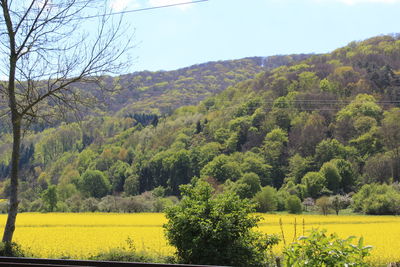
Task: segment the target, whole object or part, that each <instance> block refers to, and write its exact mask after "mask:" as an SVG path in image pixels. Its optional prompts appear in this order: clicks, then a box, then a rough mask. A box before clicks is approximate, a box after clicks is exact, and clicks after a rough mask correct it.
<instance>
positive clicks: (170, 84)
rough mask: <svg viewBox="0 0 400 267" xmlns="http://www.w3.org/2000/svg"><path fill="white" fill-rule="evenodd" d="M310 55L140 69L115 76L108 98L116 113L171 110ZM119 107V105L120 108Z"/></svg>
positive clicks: (161, 112)
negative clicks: (112, 91)
mask: <svg viewBox="0 0 400 267" xmlns="http://www.w3.org/2000/svg"><path fill="white" fill-rule="evenodd" d="M307 57H309V55H290V56H273V57H266V58H262V57H252V58H244V59H239V60H227V61H217V62H208V63H204V64H199V65H193V66H190V67H187V68H183V69H179V70H176V71H157V72H150V71H143V72H137V73H133V74H128V75H122V76H119V77H117V78H115V79H114V81H113V85H114V86H115V88H116V89H117V93H116V94H115V95H114V96H113V97H112V98H111V99H109V100H108V101H109V102H110V104H111V109H112V110H114V111H119V114H121V115H124V114H131V113H139V112H140V113H143V112H145V113H156V114H164V113H171V112H172V111H173V110H175V109H176V108H178V107H180V106H187V105H196V104H198V103H199V102H200V101H201V100H203V99H204V98H206V97H209V96H212V95H214V94H215V93H218V92H221V91H222V90H224V89H225V88H227V87H228V86H232V85H234V84H236V83H238V82H240V81H244V80H247V79H250V78H252V77H254V75H255V74H257V73H259V72H261V71H263V70H266V69H272V68H275V67H276V66H282V65H287V64H291V63H293V62H296V61H299V60H301V59H304V58H307ZM121 107H122V108H121Z"/></svg>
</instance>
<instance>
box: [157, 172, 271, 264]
mask: <svg viewBox="0 0 400 267" xmlns="http://www.w3.org/2000/svg"><path fill="white" fill-rule="evenodd" d="M181 191H182V196H183V198H182V200H181V202H180V203H179V204H178V205H176V206H174V207H171V208H169V209H167V211H166V217H167V219H168V223H167V224H165V225H164V228H165V229H166V237H167V240H168V241H169V243H170V244H171V245H172V246H174V247H176V249H177V252H176V253H177V256H178V259H179V260H180V261H181V262H184V263H190V264H214V265H233V266H265V265H266V264H267V263H268V252H270V248H271V247H272V246H273V245H275V244H277V243H278V238H277V237H276V236H267V235H265V234H261V233H258V232H254V231H252V229H253V228H254V227H256V226H257V222H259V221H260V219H261V218H260V217H258V216H255V215H251V213H252V212H254V211H255V209H254V205H253V204H251V202H250V201H249V200H247V199H240V198H239V197H238V196H237V195H236V194H233V193H232V192H226V193H222V194H219V195H216V196H213V189H212V187H211V185H210V184H208V183H207V182H205V181H202V180H199V181H197V182H196V184H195V185H194V186H193V185H184V186H181Z"/></svg>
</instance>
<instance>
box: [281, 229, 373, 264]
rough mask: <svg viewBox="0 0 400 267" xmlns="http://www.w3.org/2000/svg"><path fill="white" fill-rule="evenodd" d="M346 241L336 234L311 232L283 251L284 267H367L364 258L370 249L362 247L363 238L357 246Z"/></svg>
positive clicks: (322, 231) (349, 240)
mask: <svg viewBox="0 0 400 267" xmlns="http://www.w3.org/2000/svg"><path fill="white" fill-rule="evenodd" d="M354 239H355V237H353V236H351V237H349V238H347V239H340V238H338V236H337V234H330V235H328V234H327V233H326V230H315V229H314V230H312V231H311V232H310V234H309V236H303V237H300V238H299V240H298V242H295V243H292V244H291V245H290V246H289V247H287V248H286V249H285V251H284V255H285V256H284V262H285V265H286V266H369V264H367V263H366V261H365V257H367V256H368V255H369V254H370V250H371V248H372V247H370V246H364V243H363V238H362V237H361V238H360V239H359V240H358V243H357V245H353V244H352V241H353V240H354Z"/></svg>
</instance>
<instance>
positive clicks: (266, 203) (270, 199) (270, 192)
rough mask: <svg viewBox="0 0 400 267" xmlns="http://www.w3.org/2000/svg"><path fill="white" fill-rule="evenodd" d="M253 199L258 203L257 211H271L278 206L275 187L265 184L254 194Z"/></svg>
mask: <svg viewBox="0 0 400 267" xmlns="http://www.w3.org/2000/svg"><path fill="white" fill-rule="evenodd" d="M254 201H255V202H256V203H257V204H258V206H257V211H259V212H271V211H275V210H276V209H277V208H278V200H277V193H276V189H275V188H273V187H271V186H265V187H263V188H262V189H261V191H260V192H258V193H257V194H256V195H255V196H254Z"/></svg>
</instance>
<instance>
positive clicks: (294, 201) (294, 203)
mask: <svg viewBox="0 0 400 267" xmlns="http://www.w3.org/2000/svg"><path fill="white" fill-rule="evenodd" d="M286 210H287V211H288V212H289V213H293V214H299V213H301V210H302V207H301V200H300V198H299V197H298V196H296V195H291V196H289V197H288V198H287V199H286Z"/></svg>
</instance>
